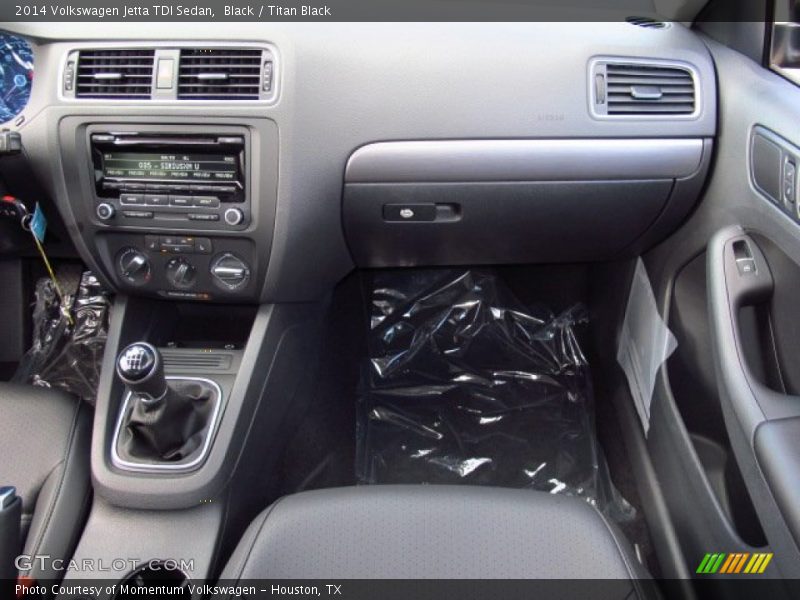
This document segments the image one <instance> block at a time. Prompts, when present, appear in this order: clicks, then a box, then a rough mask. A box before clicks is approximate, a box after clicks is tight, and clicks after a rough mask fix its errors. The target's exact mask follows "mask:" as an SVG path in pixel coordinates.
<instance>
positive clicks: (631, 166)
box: [345, 138, 703, 183]
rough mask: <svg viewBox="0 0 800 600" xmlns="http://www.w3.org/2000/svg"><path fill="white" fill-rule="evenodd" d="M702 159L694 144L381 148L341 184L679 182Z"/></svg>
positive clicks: (478, 143) (370, 148) (352, 162)
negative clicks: (660, 180) (676, 180)
mask: <svg viewBox="0 0 800 600" xmlns="http://www.w3.org/2000/svg"><path fill="white" fill-rule="evenodd" d="M702 156H703V140H702V139H699V138H686V139H605V140H604V139H572V140H553V139H550V140H461V141H457V140H452V141H407V142H379V143H376V144H369V145H367V146H362V147H361V148H359V149H358V150H356V151H355V152H354V153H353V154H352V156H351V157H350V159H349V160H348V162H347V168H346V172H345V181H346V183H411V182H467V181H506V182H508V181H580V180H593V179H595V180H618V179H638V180H641V179H677V178H681V177H686V176H689V175H691V174H693V173H695V172H696V171H697V169H698V168H699V167H700V161H701V159H702Z"/></svg>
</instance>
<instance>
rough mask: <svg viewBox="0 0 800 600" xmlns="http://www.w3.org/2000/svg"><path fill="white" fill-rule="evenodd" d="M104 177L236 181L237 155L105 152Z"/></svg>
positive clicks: (237, 169)
mask: <svg viewBox="0 0 800 600" xmlns="http://www.w3.org/2000/svg"><path fill="white" fill-rule="evenodd" d="M102 155H103V177H104V178H108V179H145V180H161V181H217V182H225V181H236V180H237V177H238V171H239V159H238V156H236V155H233V154H228V155H225V154H168V153H164V154H159V153H139V152H103V154H102Z"/></svg>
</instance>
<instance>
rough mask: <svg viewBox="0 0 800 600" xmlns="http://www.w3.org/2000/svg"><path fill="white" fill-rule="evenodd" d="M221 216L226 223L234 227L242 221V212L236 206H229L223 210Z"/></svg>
mask: <svg viewBox="0 0 800 600" xmlns="http://www.w3.org/2000/svg"><path fill="white" fill-rule="evenodd" d="M223 218H224V219H225V222H226V223H227V224H228V225H230V226H231V227H236V226H237V225H239V224H240V223H241V222H242V221H244V213H243V212H242V211H241V210H239V209H238V208H229V209H227V210H226V211H225V214H224V215H223Z"/></svg>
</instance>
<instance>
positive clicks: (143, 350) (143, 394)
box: [117, 342, 167, 402]
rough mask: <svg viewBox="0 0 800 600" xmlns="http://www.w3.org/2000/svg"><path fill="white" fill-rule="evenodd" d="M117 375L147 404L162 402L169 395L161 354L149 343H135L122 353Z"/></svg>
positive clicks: (118, 362) (118, 359)
mask: <svg viewBox="0 0 800 600" xmlns="http://www.w3.org/2000/svg"><path fill="white" fill-rule="evenodd" d="M117 374H118V375H119V378H120V379H122V381H123V382H124V383H125V385H127V386H128V389H130V390H131V392H133V393H134V394H136V395H137V396H139V398H141V399H142V400H144V401H145V402H155V401H157V400H161V399H163V398H164V396H165V395H166V393H167V380H166V378H165V377H164V361H163V360H162V358H161V353H160V352H159V351H158V349H157V348H156V347H155V346H153V345H152V344H148V343H147V342H136V343H133V344H131V345H130V346H128V347H127V348H125V349H124V350H123V351H122V352H120V354H119V358H117Z"/></svg>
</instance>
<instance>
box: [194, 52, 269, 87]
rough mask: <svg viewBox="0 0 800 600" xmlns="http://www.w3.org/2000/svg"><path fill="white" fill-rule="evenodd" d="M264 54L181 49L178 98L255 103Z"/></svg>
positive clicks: (259, 85)
mask: <svg viewBox="0 0 800 600" xmlns="http://www.w3.org/2000/svg"><path fill="white" fill-rule="evenodd" d="M263 63H264V54H263V51H261V50H254V49H249V48H242V49H230V48H209V49H202V48H184V49H182V50H181V57H180V66H179V72H178V98H181V99H186V100H258V99H259V98H260V95H261V80H262V68H263Z"/></svg>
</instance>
